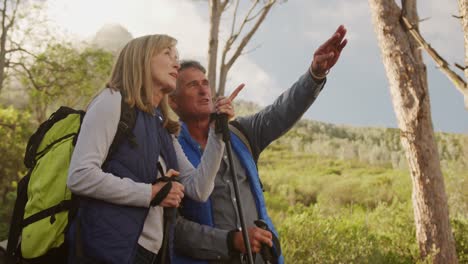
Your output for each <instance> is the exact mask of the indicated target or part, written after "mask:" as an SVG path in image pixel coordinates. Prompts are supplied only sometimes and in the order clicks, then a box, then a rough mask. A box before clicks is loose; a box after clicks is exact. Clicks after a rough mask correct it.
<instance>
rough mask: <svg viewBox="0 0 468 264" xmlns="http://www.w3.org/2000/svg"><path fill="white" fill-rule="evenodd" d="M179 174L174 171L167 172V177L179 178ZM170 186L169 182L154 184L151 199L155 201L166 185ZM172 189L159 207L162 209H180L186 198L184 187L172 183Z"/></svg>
mask: <svg viewBox="0 0 468 264" xmlns="http://www.w3.org/2000/svg"><path fill="white" fill-rule="evenodd" d="M179 174H180V173H179V172H178V171H176V170H173V169H170V170H169V171H167V173H166V176H167V177H177V176H179ZM166 184H168V183H167V182H158V183H156V184H153V186H152V191H151V199H154V197H155V196H156V194H157V193H158V192H159V191H160V190H161V189H162V188H163V187H164V185H166ZM171 184H172V187H171V190H170V191H169V193H168V194H167V196H166V197H165V198H164V199H163V200H162V201H161V203H160V204H159V206H162V207H179V205H180V202H181V201H182V198H184V186H183V185H182V184H181V183H179V182H177V181H172V182H171Z"/></svg>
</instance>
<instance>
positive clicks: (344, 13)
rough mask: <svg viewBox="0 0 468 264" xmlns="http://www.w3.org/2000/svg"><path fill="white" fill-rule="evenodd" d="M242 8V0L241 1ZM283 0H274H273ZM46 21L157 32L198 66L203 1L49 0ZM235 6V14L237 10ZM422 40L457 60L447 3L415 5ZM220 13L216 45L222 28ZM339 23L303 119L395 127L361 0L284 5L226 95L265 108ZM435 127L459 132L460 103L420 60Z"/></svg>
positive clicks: (70, 29) (85, 33)
mask: <svg viewBox="0 0 468 264" xmlns="http://www.w3.org/2000/svg"><path fill="white" fill-rule="evenodd" d="M241 2H243V3H246V2H245V1H241ZM280 2H282V1H280ZM48 5H49V7H48V15H49V17H50V19H51V20H52V21H54V22H55V23H57V24H58V25H60V26H61V27H63V29H64V30H66V31H67V33H68V34H70V35H76V36H78V37H80V38H84V39H86V38H88V39H89V38H91V37H92V36H93V35H94V33H95V32H96V31H97V30H99V28H101V27H102V26H103V25H104V24H109V23H119V24H121V25H122V26H124V27H126V28H127V29H128V30H129V31H130V32H131V33H132V35H133V36H135V37H137V36H141V35H146V34H155V33H166V34H169V35H172V36H174V37H176V38H177V39H178V41H179V43H178V49H179V52H180V56H181V58H182V59H184V58H191V59H198V60H200V61H202V62H203V63H204V64H206V59H207V56H206V54H207V50H208V30H209V12H208V3H207V1H204V0H132V1H129V0H98V1H96V0H49V1H48ZM241 9H242V8H241ZM418 9H419V16H420V18H428V19H427V20H425V21H424V22H422V23H421V24H420V29H421V32H422V34H423V36H424V37H425V38H426V39H427V40H428V42H429V43H430V44H431V45H432V46H433V47H434V48H435V49H437V50H438V51H439V53H440V54H441V55H442V56H443V57H444V58H445V59H446V60H447V61H449V62H450V63H454V62H458V63H459V64H463V61H464V59H463V54H464V50H463V32H462V30H461V26H460V24H459V22H458V21H457V20H456V19H455V18H453V17H452V15H456V14H458V7H457V1H456V0H447V1H440V0H424V1H419V6H418ZM230 22H231V19H230V13H227V14H226V15H225V17H223V20H222V25H221V38H220V39H221V44H224V42H223V40H225V39H226V38H227V37H226V36H227V34H228V33H229V32H230ZM340 24H343V25H345V26H346V27H347V29H348V34H347V38H348V45H347V47H346V48H345V50H344V51H343V54H342V56H341V58H340V61H339V62H338V63H337V65H336V66H335V67H334V68H333V69H332V71H331V72H330V74H329V77H328V80H327V84H326V87H325V88H324V90H323V91H322V93H321V95H320V96H319V98H318V99H317V100H316V102H315V103H314V104H313V105H312V107H311V108H310V109H309V110H308V111H307V113H306V114H305V117H306V118H310V119H314V120H319V121H324V122H328V123H334V124H346V125H353V126H374V127H375V126H377V127H396V118H395V114H394V112H393V108H392V103H391V98H390V92H389V88H388V81H387V79H386V76H385V71H384V67H383V64H382V62H381V58H380V51H379V49H378V46H377V41H376V37H375V34H374V31H373V27H372V21H371V17H370V10H369V6H368V2H367V1H365V0H328V1H319V0H315V1H312V0H289V1H287V2H285V3H281V4H278V5H276V6H275V7H274V8H273V9H272V10H271V12H270V13H269V15H268V17H267V18H266V20H265V22H264V23H263V24H262V25H261V27H260V29H259V30H258V32H257V34H256V35H255V36H254V37H253V39H252V40H251V42H250V43H249V45H248V46H247V50H252V51H251V52H249V53H247V54H246V55H243V56H242V57H240V58H239V60H238V61H237V62H236V63H235V64H234V66H233V68H232V69H231V71H230V76H229V80H228V85H227V87H226V90H227V92H228V93H229V92H230V91H231V90H232V89H234V88H235V87H237V84H239V83H241V82H243V83H245V84H246V88H244V90H243V91H242V92H241V94H239V98H241V99H245V100H250V101H254V102H257V103H259V104H261V105H267V104H269V103H271V102H272V101H273V100H274V99H275V98H276V97H277V96H278V95H279V94H280V93H281V92H282V91H284V90H285V89H287V88H288V87H289V86H290V85H291V84H292V83H294V82H295V81H296V80H297V78H298V77H299V76H300V75H301V74H302V73H304V72H305V71H306V70H307V67H308V66H309V65H310V62H311V59H312V55H313V53H314V51H315V49H316V48H317V47H318V46H320V45H321V44H322V43H323V42H324V41H325V40H326V39H328V38H329V37H330V36H331V35H332V34H333V32H334V31H335V29H336V28H337V27H338V26H339V25H340ZM425 62H426V65H427V68H428V81H429V90H430V97H431V106H432V118H433V123H434V128H435V130H436V131H445V132H456V133H464V134H467V133H468V111H466V110H465V109H464V106H463V97H462V95H461V94H460V93H459V92H458V91H457V90H456V89H455V87H454V86H453V84H452V83H451V82H450V81H449V80H448V79H447V78H446V77H445V75H443V74H442V73H441V72H440V71H439V69H437V67H436V65H435V64H434V63H433V62H432V60H431V59H430V58H429V57H427V56H425Z"/></svg>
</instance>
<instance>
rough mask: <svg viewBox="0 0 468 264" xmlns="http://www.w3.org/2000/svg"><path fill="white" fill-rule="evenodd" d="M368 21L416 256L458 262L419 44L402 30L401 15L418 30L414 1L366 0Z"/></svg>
mask: <svg viewBox="0 0 468 264" xmlns="http://www.w3.org/2000/svg"><path fill="white" fill-rule="evenodd" d="M369 5H370V8H371V13H372V21H373V24H374V29H375V32H376V35H377V40H378V43H379V47H380V50H381V54H382V60H383V64H384V66H385V70H386V73H387V78H388V80H389V84H390V92H391V96H392V103H393V107H394V110H395V113H396V117H397V120H398V126H399V128H400V139H401V143H402V146H403V148H404V150H405V152H406V159H407V161H408V164H409V168H410V174H411V179H412V184H413V190H412V202H413V210H414V218H415V224H416V238H417V241H418V244H419V249H420V252H421V257H422V258H423V259H426V258H429V259H432V262H433V263H441V264H442V263H444V264H450V263H457V262H458V261H457V255H456V250H455V242H454V239H453V235H452V232H451V228H450V221H449V210H448V205H447V195H446V193H445V186H444V179H443V176H442V171H441V168H440V160H439V154H438V151H437V145H436V142H435V138H434V130H433V126H432V119H431V111H430V100H429V91H428V83H427V74H426V66H425V65H424V63H423V60H422V55H421V51H420V49H419V44H418V43H417V42H416V41H415V40H414V38H413V37H412V36H411V35H410V34H411V33H409V31H407V30H405V26H404V25H403V21H402V17H403V16H404V17H406V18H407V19H408V21H409V22H410V23H411V25H412V26H411V27H412V28H413V29H414V30H416V31H417V30H418V15H417V10H416V0H406V1H405V0H402V3H401V8H400V7H399V6H398V5H397V4H396V3H395V1H394V0H391V1H389V0H369Z"/></svg>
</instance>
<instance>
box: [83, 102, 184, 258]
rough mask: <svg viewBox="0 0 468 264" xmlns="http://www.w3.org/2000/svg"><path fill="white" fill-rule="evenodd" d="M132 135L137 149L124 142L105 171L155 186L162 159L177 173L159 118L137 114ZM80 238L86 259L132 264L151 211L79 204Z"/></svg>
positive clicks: (97, 202)
mask: <svg viewBox="0 0 468 264" xmlns="http://www.w3.org/2000/svg"><path fill="white" fill-rule="evenodd" d="M136 111H137V114H136V123H135V127H134V129H133V134H134V136H135V138H136V143H137V146H136V147H132V146H131V145H130V143H129V141H128V140H127V139H125V140H124V141H123V142H122V143H121V144H120V146H119V147H118V148H117V150H116V152H115V153H114V154H113V155H112V157H110V159H108V162H107V163H106V165H105V167H103V170H104V171H105V172H109V173H112V174H114V175H116V176H118V177H121V178H130V179H132V180H134V181H135V182H144V183H153V182H154V181H155V180H156V176H157V174H158V171H157V162H158V157H159V155H162V156H163V158H164V160H165V162H166V164H167V165H168V166H167V167H168V168H172V169H175V170H178V166H177V157H176V154H175V150H174V145H173V143H172V138H171V136H170V135H169V133H168V131H167V130H166V129H164V128H163V126H162V117H161V114H160V112H159V111H157V114H156V116H153V115H151V114H148V113H145V112H142V111H140V110H136ZM79 214H80V217H79V219H80V221H81V226H80V228H81V236H82V244H83V252H84V255H85V256H86V257H88V258H91V259H93V260H94V261H98V262H104V263H119V264H120V263H133V260H134V255H135V251H136V248H137V243H138V238H139V236H140V234H141V231H142V229H143V225H144V221H145V218H146V216H147V214H148V208H143V207H132V206H122V205H116V204H111V203H107V202H104V201H100V200H96V199H83V201H81V202H80V211H79Z"/></svg>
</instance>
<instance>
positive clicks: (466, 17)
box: [458, 0, 468, 110]
mask: <svg viewBox="0 0 468 264" xmlns="http://www.w3.org/2000/svg"><path fill="white" fill-rule="evenodd" d="M458 7H459V9H460V22H461V25H462V28H463V33H464V34H463V36H464V40H465V41H464V42H465V66H463V67H461V69H462V70H463V71H464V72H465V80H467V81H468V0H458ZM463 95H464V96H465V108H466V109H467V110H468V86H467V84H466V82H465V86H464V87H463Z"/></svg>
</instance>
